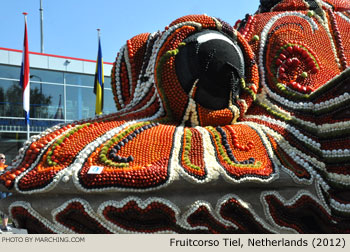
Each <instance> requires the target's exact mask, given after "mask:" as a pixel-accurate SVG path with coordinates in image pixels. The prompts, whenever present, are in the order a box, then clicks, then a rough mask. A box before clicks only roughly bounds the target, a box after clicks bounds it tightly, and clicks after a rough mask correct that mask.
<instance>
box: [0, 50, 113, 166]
mask: <svg viewBox="0 0 350 252" xmlns="http://www.w3.org/2000/svg"><path fill="white" fill-rule="evenodd" d="M29 62H30V127H29V129H30V135H34V134H38V133H40V132H42V131H44V130H45V129H47V128H49V127H52V126H53V125H56V124H59V123H66V122H72V121H77V120H81V119H86V118H92V117H94V116H95V95H94V93H93V87H94V79H95V70H96V61H93V60H84V59H77V58H71V57H64V56H58V55H50V54H42V53H34V52H31V53H30V55H29ZM21 63H22V51H20V50H13V49H7V48H0V153H5V155H6V156H7V159H8V161H7V163H9V162H10V160H12V159H13V158H14V157H15V156H16V154H17V152H18V149H19V148H21V146H22V145H23V142H24V141H25V140H26V138H27V127H26V125H25V121H24V111H23V102H22V89H21V86H20V85H19V78H20V71H21ZM112 66H113V64H112V63H106V62H105V63H104V74H105V78H104V80H105V89H104V109H103V113H104V114H109V113H113V112H115V111H116V106H115V104H114V101H113V94H112V90H111V84H110V73H111V69H112Z"/></svg>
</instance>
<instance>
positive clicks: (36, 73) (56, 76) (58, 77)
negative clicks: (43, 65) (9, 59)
mask: <svg viewBox="0 0 350 252" xmlns="http://www.w3.org/2000/svg"><path fill="white" fill-rule="evenodd" d="M30 77H31V80H33V81H36V82H52V83H60V84H63V72H56V71H48V70H39V69H33V68H31V69H30Z"/></svg>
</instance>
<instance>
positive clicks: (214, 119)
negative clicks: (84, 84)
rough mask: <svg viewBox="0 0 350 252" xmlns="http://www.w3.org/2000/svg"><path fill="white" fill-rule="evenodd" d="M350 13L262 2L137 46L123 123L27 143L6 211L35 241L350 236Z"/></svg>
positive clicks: (130, 53) (172, 28)
mask: <svg viewBox="0 0 350 252" xmlns="http://www.w3.org/2000/svg"><path fill="white" fill-rule="evenodd" d="M349 13H350V5H349V3H348V1H341V0H327V1H320V0H317V1H313V0H293V1H292V0H280V1H278V0H276V1H265V0H262V1H261V5H260V7H259V10H258V12H257V13H256V14H254V15H252V16H249V15H248V16H246V18H245V19H244V20H240V21H238V22H237V23H236V25H235V27H234V28H232V27H231V26H230V25H229V24H227V23H226V22H224V21H222V20H220V19H218V18H214V17H209V16H206V15H189V16H184V17H181V18H179V19H177V20H175V21H174V22H172V23H171V24H170V25H169V26H167V27H166V28H165V29H164V31H163V32H158V33H153V34H151V33H144V34H141V35H137V36H135V37H133V38H131V39H130V40H128V41H127V42H126V45H125V46H124V47H122V48H121V50H120V51H119V53H118V55H117V58H116V61H115V63H114V66H113V70H112V74H111V76H112V90H113V93H114V100H115V103H116V108H117V112H116V113H114V114H109V115H104V116H99V117H97V118H92V119H86V120H83V121H78V122H74V123H69V124H65V125H58V126H55V127H53V128H51V129H48V130H46V131H45V132H43V133H42V134H40V135H38V136H34V137H32V139H31V140H30V141H27V142H26V143H25V145H24V146H23V148H22V149H21V150H20V152H19V155H18V156H17V158H16V160H14V162H13V164H12V165H11V166H9V167H8V168H7V170H6V171H5V172H4V173H3V174H1V175H0V181H1V182H2V184H3V186H4V187H5V188H7V189H8V190H9V191H11V192H12V193H13V196H12V197H9V198H7V199H6V200H5V202H4V204H2V205H1V207H2V209H1V210H2V211H3V212H8V213H9V214H10V216H11V218H13V219H14V221H15V222H16V224H17V225H18V226H19V227H24V228H27V229H28V231H29V232H30V233H350V219H349V216H350V200H349V195H350V189H349V188H350V138H349V131H350V130H349V129H350V120H349V119H350V116H349V106H350V95H349V93H350V89H349V87H350V85H349V82H350V70H349V68H348V66H349V61H348V59H349V58H350V50H349V44H350V43H349V41H350V35H349V33H348V30H349V28H350V14H349ZM96 168H97V170H98V171H99V172H93V171H94V170H95V169H96ZM54 196H55V197H54ZM41 202H47V205H46V206H45V207H43V206H42V203H41ZM299 220H307V221H299Z"/></svg>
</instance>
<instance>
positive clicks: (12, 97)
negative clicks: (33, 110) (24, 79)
mask: <svg viewBox="0 0 350 252" xmlns="http://www.w3.org/2000/svg"><path fill="white" fill-rule="evenodd" d="M0 116H8V117H22V116H24V112H23V102H22V87H21V86H20V85H19V81H8V80H1V79H0Z"/></svg>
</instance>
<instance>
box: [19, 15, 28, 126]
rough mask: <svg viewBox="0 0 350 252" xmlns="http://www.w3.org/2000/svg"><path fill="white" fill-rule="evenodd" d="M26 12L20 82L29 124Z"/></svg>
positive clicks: (26, 119)
mask: <svg viewBox="0 0 350 252" xmlns="http://www.w3.org/2000/svg"><path fill="white" fill-rule="evenodd" d="M23 14H24V25H25V26H24V42H23V54H22V67H21V78H20V82H19V84H20V85H21V86H22V96H23V109H24V113H25V121H26V124H27V125H29V104H30V102H29V101H30V79H29V51H28V34H27V16H26V15H27V13H23Z"/></svg>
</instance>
